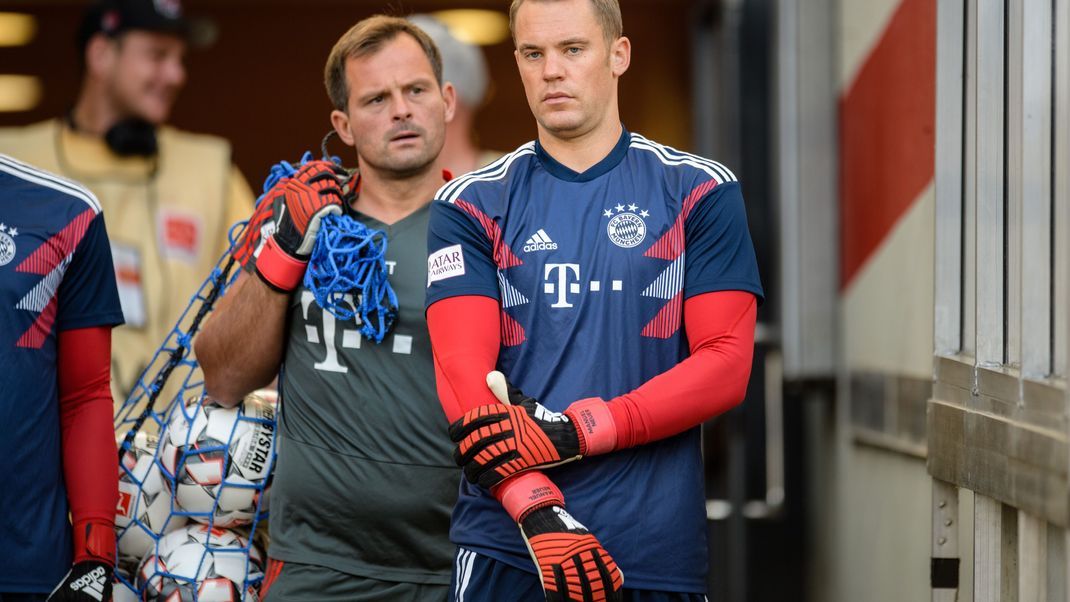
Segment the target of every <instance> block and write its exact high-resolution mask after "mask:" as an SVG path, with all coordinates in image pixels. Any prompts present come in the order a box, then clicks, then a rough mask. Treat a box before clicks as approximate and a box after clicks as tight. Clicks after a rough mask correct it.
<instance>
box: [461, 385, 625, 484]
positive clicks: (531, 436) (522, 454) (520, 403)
mask: <svg viewBox="0 0 1070 602" xmlns="http://www.w3.org/2000/svg"><path fill="white" fill-rule="evenodd" d="M487 386H489V387H490V389H491V391H493V392H494V395H495V397H497V398H498V400H499V401H501V403H498V404H491V405H484V406H480V407H478V408H475V409H473V410H470V411H469V412H468V413H466V414H465V415H464V416H462V417H461V418H460V420H457V421H456V422H454V423H453V424H451V425H450V429H449V432H450V439H452V440H453V442H454V443H456V444H457V447H456V448H455V449H454V451H453V459H454V461H456V462H457V465H458V466H462V467H463V468H464V476H465V477H466V478H467V479H468V480H469V482H472V483H477V484H479V485H481V486H483V487H487V488H490V487H493V486H495V485H497V484H498V483H500V482H502V480H503V479H505V478H507V477H510V476H512V475H514V474H517V473H519V472H523V471H525V470H531V469H533V468H546V467H549V466H557V465H559V464H564V463H566V462H571V461H573V460H579V459H580V458H582V457H584V456H589V455H594V454H601V453H606V452H608V451H612V450H613V449H614V447H615V446H616V442H617V430H616V427H615V426H614V424H613V416H612V415H611V414H610V412H609V408H607V407H606V404H605V402H604V401H602V400H601V399H599V398H596V397H592V398H588V399H581V400H580V401H577V402H575V403H573V404H572V405H570V406H569V407H568V409H567V410H565V412H564V413H558V412H554V411H551V410H549V409H547V408H546V406H544V405H542V404H540V403H539V402H537V401H535V399H533V398H531V397H528V396H527V395H524V394H523V393H522V392H521V391H520V390H519V389H517V388H516V387H514V386H513V385H512V384H510V383H509V382H508V381H507V380H506V379H505V376H504V375H503V374H502V373H501V372H498V371H494V372H491V373H490V374H488V375H487Z"/></svg>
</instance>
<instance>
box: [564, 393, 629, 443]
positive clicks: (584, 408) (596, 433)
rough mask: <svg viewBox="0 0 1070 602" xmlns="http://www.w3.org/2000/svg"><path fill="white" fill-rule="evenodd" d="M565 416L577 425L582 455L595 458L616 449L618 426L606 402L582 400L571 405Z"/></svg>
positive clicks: (589, 398) (591, 398)
mask: <svg viewBox="0 0 1070 602" xmlns="http://www.w3.org/2000/svg"><path fill="white" fill-rule="evenodd" d="M565 415H566V416H568V418H569V420H571V421H572V423H573V424H575V425H576V433H577V434H578V435H579V438H580V455H582V456H594V455H597V454H604V453H608V452H611V451H613V450H614V449H616V447H617V425H616V423H615V422H614V421H613V413H612V412H610V411H609V406H608V405H606V402H604V401H602V400H601V399H600V398H598V397H588V398H587V399H581V400H579V401H577V402H574V403H573V404H572V405H570V406H569V407H568V409H567V410H565Z"/></svg>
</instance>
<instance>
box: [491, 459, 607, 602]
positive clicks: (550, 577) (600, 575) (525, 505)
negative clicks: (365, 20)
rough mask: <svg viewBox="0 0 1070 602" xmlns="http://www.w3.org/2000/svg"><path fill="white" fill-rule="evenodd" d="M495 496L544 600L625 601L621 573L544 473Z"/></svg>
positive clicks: (510, 484) (525, 478)
mask: <svg viewBox="0 0 1070 602" xmlns="http://www.w3.org/2000/svg"><path fill="white" fill-rule="evenodd" d="M495 495H496V496H497V497H498V499H499V500H500V501H501V502H502V505H503V506H504V507H505V509H506V511H507V512H509V514H510V516H512V517H513V519H514V520H516V521H517V524H518V525H519V526H520V533H521V535H522V536H523V537H524V543H525V544H527V546H528V552H529V553H530V554H531V558H532V560H534V561H535V567H536V569H537V570H538V572H539V581H540V582H541V583H542V590H543V593H544V594H545V595H546V600H547V601H548V602H596V601H597V602H602V601H619V600H622V599H623V594H622V593H621V588H623V587H624V573H623V572H621V570H620V568H618V567H617V563H616V562H614V561H613V558H612V557H610V555H609V553H608V552H606V550H605V548H603V547H602V544H601V543H599V542H598V539H597V538H595V536H594V535H592V534H591V532H590V531H588V530H587V528H586V527H584V526H583V525H582V524H580V522H579V521H577V520H576V519H574V518H572V516H571V515H570V514H569V513H568V512H566V511H565V502H564V497H563V496H562V495H561V491H560V490H559V489H558V488H557V486H555V485H554V484H553V483H552V482H551V481H550V479H548V478H547V477H546V475H543V474H541V473H528V474H525V475H521V476H519V477H514V478H512V479H509V480H508V481H506V482H505V483H503V484H502V485H501V487H499V488H497V489H496V490H495Z"/></svg>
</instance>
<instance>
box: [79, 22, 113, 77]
mask: <svg viewBox="0 0 1070 602" xmlns="http://www.w3.org/2000/svg"><path fill="white" fill-rule="evenodd" d="M117 50H118V48H117V42H116V41H115V40H114V39H112V38H109V37H108V36H106V35H104V34H102V33H98V34H96V35H94V36H93V37H91V38H89V42H88V43H87V44H86V46H85V71H86V73H87V74H88V75H92V76H94V77H106V76H107V75H108V74H109V73H111V71H112V70H113V68H114V65H115V61H116V60H117V58H118V54H119V53H118V52H117Z"/></svg>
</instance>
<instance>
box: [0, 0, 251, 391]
mask: <svg viewBox="0 0 1070 602" xmlns="http://www.w3.org/2000/svg"><path fill="white" fill-rule="evenodd" d="M192 31H193V27H192V23H191V22H190V21H189V20H188V19H186V18H185V17H184V16H183V14H182V7H181V4H180V3H179V2H178V0H168V1H166V2H164V1H154V0H99V1H97V2H94V3H93V4H92V5H90V7H89V9H88V11H87V12H86V14H85V17H84V20H83V22H82V25H81V28H80V29H79V33H78V48H79V50H80V52H81V55H80V56H81V60H82V65H81V66H82V85H81V91H80V93H79V95H78V97H77V99H76V101H75V103H74V105H73V107H72V108H71V110H70V111H68V112H67V114H66V115H63V116H61V117H57V118H54V119H50V120H48V121H44V122H41V123H36V124H33V125H29V126H26V127H21V128H8V129H4V130H0V149H3V151H4V152H7V153H9V154H11V155H13V156H15V157H17V158H19V159H21V160H24V161H27V162H30V163H33V164H35V165H38V166H41V167H42V168H44V169H47V170H49V171H52V172H55V173H58V174H61V175H63V176H66V177H68V178H71V179H74V180H77V181H79V182H81V183H83V184H85V186H86V187H88V188H89V189H90V190H92V191H93V193H94V194H95V195H96V197H97V198H98V199H100V203H101V205H102V206H103V208H104V210H105V211H106V212H107V213H108V216H109V224H108V226H109V230H110V231H111V250H112V256H113V258H114V265H115V275H116V279H117V282H118V287H119V296H120V300H121V302H122V309H123V314H124V316H125V319H126V325H125V326H123V327H121V328H118V329H117V330H116V331H115V335H114V336H115V344H114V346H113V351H112V375H113V379H114V380H113V383H112V393H113V395H114V396H115V399H116V401H121V400H122V399H124V398H125V397H126V395H127V394H128V393H129V392H130V390H131V389H132V388H133V386H134V384H135V383H136V382H137V378H138V376H139V375H140V373H141V372H142V371H143V370H144V369H145V367H146V365H147V364H148V363H149V361H151V359H152V354H153V352H154V351H155V350H156V348H157V347H158V346H159V345H160V344H161V343H162V342H163V340H164V339H165V338H166V336H167V334H168V332H169V331H170V328H171V326H172V325H173V324H174V322H175V320H176V319H177V318H178V316H179V315H180V314H181V312H182V310H183V309H184V308H185V307H186V303H187V300H188V299H189V297H190V296H191V295H192V294H193V293H194V292H195V291H196V290H197V288H198V287H199V286H200V284H201V282H202V281H203V280H204V279H205V278H206V277H207V276H208V274H209V273H210V272H211V270H212V267H213V266H214V265H215V263H216V260H217V259H218V257H219V254H220V253H221V252H222V251H223V250H224V249H225V248H226V246H227V230H228V228H229V227H230V225H231V224H232V223H234V222H235V221H237V220H239V219H244V218H246V217H248V216H249V214H250V213H251V212H252V204H253V194H252V191H251V190H250V189H249V186H248V184H247V183H246V182H245V180H244V179H243V178H242V176H241V174H240V173H239V172H238V169H237V168H236V167H235V166H234V165H233V164H232V162H231V149H230V144H229V143H228V142H227V141H225V140H223V139H221V138H217V137H213V136H206V135H200V134H192V133H188V132H182V131H179V130H177V129H174V128H172V127H168V126H166V125H164V123H165V122H166V121H167V119H168V117H169V116H170V114H171V108H172V106H173V105H174V102H175V99H176V98H177V97H178V94H179V92H180V91H181V90H182V87H183V86H184V85H185V83H186V69H185V66H184V64H183V61H184V58H185V54H186V50H187V48H188V45H189V42H190V39H191V34H192Z"/></svg>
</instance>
